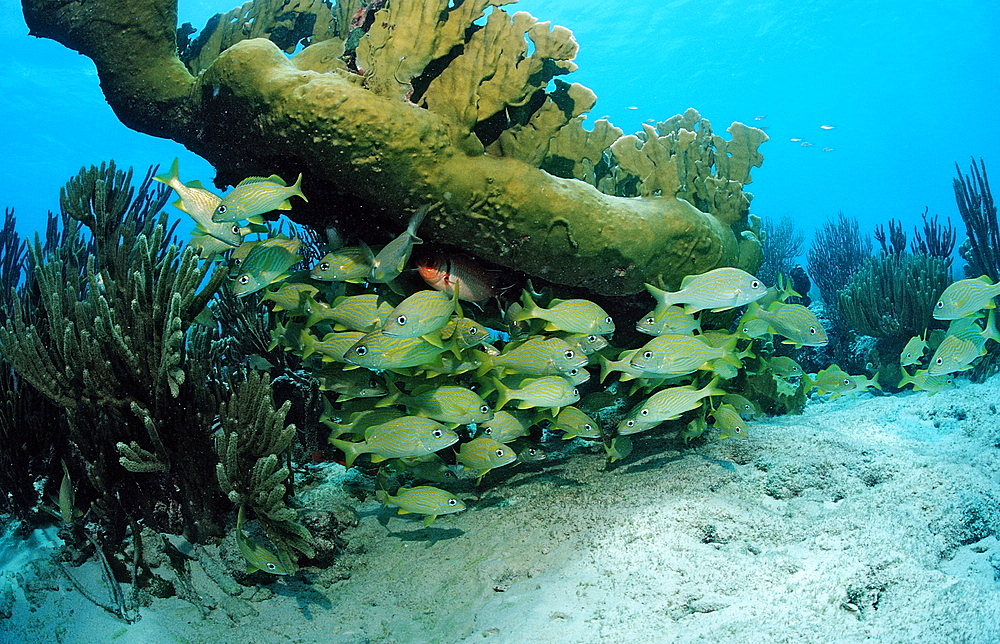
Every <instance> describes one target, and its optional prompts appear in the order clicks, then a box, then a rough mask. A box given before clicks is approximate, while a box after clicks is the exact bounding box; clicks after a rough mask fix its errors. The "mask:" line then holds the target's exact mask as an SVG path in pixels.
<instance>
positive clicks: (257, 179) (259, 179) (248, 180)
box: [236, 174, 287, 188]
mask: <svg viewBox="0 0 1000 644" xmlns="http://www.w3.org/2000/svg"><path fill="white" fill-rule="evenodd" d="M265 181H269V182H271V183H276V184H278V185H280V186H284V185H287V184H286V183H285V181H284V179H282V178H281V177H279V176H278V175H276V174H272V175H271V176H270V177H247V178H246V179H244V180H243V181H240V182H239V183H238V184H236V187H237V188H239V187H240V186H245V185H249V184H251V183H263V182H265Z"/></svg>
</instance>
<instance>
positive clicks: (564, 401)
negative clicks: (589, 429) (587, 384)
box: [493, 376, 580, 409]
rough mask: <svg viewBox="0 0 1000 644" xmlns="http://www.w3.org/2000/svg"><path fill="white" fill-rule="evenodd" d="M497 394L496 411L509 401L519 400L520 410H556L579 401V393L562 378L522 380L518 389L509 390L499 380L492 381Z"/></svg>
mask: <svg viewBox="0 0 1000 644" xmlns="http://www.w3.org/2000/svg"><path fill="white" fill-rule="evenodd" d="M493 384H494V386H495V387H496V390H497V391H498V392H499V398H497V404H496V409H502V408H503V406H504V405H506V404H507V403H509V402H510V401H511V400H520V401H521V403H520V404H519V405H518V407H519V408H520V409H529V408H531V407H547V408H548V407H551V408H555V409H558V408H559V407H564V406H566V405H572V404H573V403H575V402H576V401H578V400H580V392H578V391H577V390H576V387H574V386H573V384H572V383H571V382H569V381H568V380H566V379H565V378H563V377H562V376H543V377H541V378H528V379H526V380H523V381H522V382H521V384H520V386H519V388H518V389H510V388H508V387H507V386H506V385H504V384H503V383H502V382H500V381H499V380H494V383H493Z"/></svg>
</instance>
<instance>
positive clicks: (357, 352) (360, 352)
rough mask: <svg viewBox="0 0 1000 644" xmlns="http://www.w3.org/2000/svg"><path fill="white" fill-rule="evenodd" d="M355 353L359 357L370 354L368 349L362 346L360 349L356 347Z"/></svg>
mask: <svg viewBox="0 0 1000 644" xmlns="http://www.w3.org/2000/svg"><path fill="white" fill-rule="evenodd" d="M354 353H356V354H358V355H359V356H363V355H365V354H366V353H368V347H366V346H365V345H363V344H362V345H361V346H360V347H356V348H355V349H354Z"/></svg>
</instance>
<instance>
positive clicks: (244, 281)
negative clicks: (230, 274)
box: [233, 239, 302, 297]
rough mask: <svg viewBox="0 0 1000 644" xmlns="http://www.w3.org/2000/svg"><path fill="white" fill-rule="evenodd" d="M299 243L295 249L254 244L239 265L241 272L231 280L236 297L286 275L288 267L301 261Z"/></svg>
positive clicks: (253, 291)
mask: <svg viewBox="0 0 1000 644" xmlns="http://www.w3.org/2000/svg"><path fill="white" fill-rule="evenodd" d="M294 241H295V242H298V241H299V240H297V239H296V240H294ZM299 245H300V244H296V245H295V248H296V250H295V251H290V250H289V249H288V248H286V247H285V246H282V245H275V246H270V245H268V246H256V247H255V248H254V249H253V250H251V251H250V253H249V254H248V255H247V258H246V260H244V262H243V265H242V266H241V267H240V270H241V271H242V272H241V273H240V274H239V275H237V276H236V280H235V281H234V282H233V293H235V294H236V296H237V297H245V296H247V295H249V294H250V293H255V292H257V291H259V290H260V289H262V288H264V287H265V286H267V285H268V284H273V283H274V282H277V281H280V280H283V279H285V278H286V277H288V269H290V268H291V267H292V266H294V265H295V264H297V263H299V262H300V261H302V256H301V255H299V253H298V252H297V250H298V246H299Z"/></svg>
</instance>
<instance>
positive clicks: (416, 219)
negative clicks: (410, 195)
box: [406, 206, 431, 244]
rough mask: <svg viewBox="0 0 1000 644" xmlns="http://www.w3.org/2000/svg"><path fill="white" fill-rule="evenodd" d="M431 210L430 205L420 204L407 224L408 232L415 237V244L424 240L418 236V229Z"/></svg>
mask: <svg viewBox="0 0 1000 644" xmlns="http://www.w3.org/2000/svg"><path fill="white" fill-rule="evenodd" d="M430 211H431V207H430V206H420V207H419V208H417V209H416V210H415V211H414V212H413V215H412V216H411V217H410V223H409V224H407V226H406V234H407V235H409V236H410V237H411V238H413V243H414V244H420V243H422V242H423V240H422V239H420V238H419V237H417V229H418V228H420V224H422V223H423V222H424V217H426V216H427V213H429V212H430Z"/></svg>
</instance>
